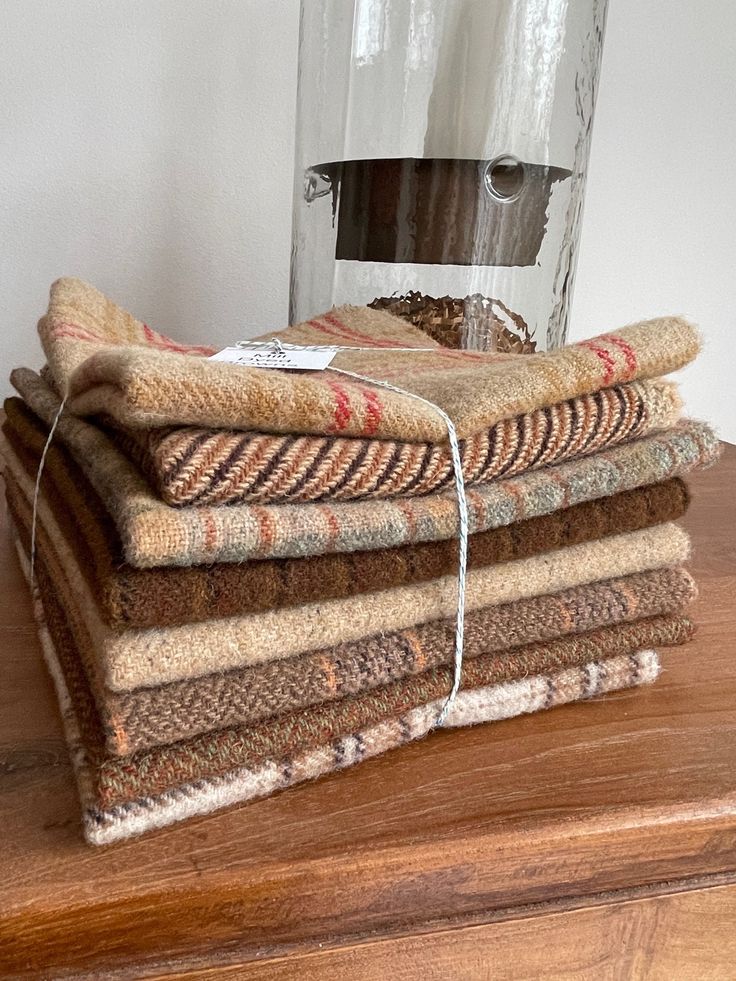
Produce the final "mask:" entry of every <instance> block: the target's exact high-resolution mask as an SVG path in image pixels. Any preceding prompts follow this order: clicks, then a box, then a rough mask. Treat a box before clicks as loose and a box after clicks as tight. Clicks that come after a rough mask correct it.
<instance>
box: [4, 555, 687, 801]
mask: <svg viewBox="0 0 736 981" xmlns="http://www.w3.org/2000/svg"><path fill="white" fill-rule="evenodd" d="M22 561H23V564H24V566H25V569H26V573H27V563H26V562H25V557H24V556H23V557H22ZM37 595H38V594H37ZM43 610H44V615H45V620H46V623H47V625H48V628H49V631H50V635H51V637H52V639H53V643H54V646H55V647H56V650H57V653H58V656H59V659H60V663H61V667H62V670H63V673H64V679H65V685H66V687H67V689H68V690H69V693H70V697H71V699H72V702H73V704H74V710H75V713H76V716H77V722H78V725H79V727H80V731H81V734H82V738H83V742H84V745H85V747H86V750H85V751H86V755H87V758H88V760H89V761H90V767H89V769H88V775H89V780H88V785H87V793H88V795H89V799H93V800H94V801H95V804H96V806H97V807H100V808H103V809H108V808H110V807H114V806H116V805H118V804H125V803H128V802H130V801H134V800H137V799H139V798H142V797H149V796H153V795H158V794H161V793H164V792H166V791H167V790H170V789H171V788H173V787H176V786H178V785H179V784H182V783H192V782H193V781H198V780H206V779H211V778H213V777H221V776H223V775H224V774H226V773H228V772H229V771H231V770H233V769H235V768H238V767H242V766H245V767H249V768H252V767H257V766H260V765H262V764H263V762H264V761H266V760H284V759H288V758H290V757H293V756H294V755H295V754H298V753H302V752H306V751H307V750H310V749H313V748H315V747H317V746H320V745H324V744H332V743H333V742H334V740H336V739H340V738H341V737H342V736H344V735H345V734H346V733H355V732H360V731H362V730H363V729H365V728H367V727H370V726H373V725H376V724H378V723H379V722H384V721H387V720H392V719H396V718H397V717H400V716H402V715H404V714H405V713H406V712H408V711H411V710H412V709H414V708H416V707H417V706H418V705H425V704H426V703H428V702H431V701H435V700H438V699H439V700H442V699H444V698H445V697H446V695H447V692H448V691H449V688H450V684H451V680H452V671H451V669H450V668H449V667H438V668H432V669H430V670H429V671H425V672H423V673H422V674H421V675H417V676H415V677H412V678H406V679H404V680H403V681H400V682H394V683H393V684H390V685H385V686H383V687H381V688H376V689H374V690H373V691H369V692H364V693H363V694H361V695H359V696H354V697H348V698H342V699H339V700H338V701H334V702H327V703H324V704H322V705H318V706H314V707H312V708H309V709H303V710H301V711H298V712H292V713H289V714H288V715H283V716H278V717H277V718H273V719H269V720H266V721H264V722H261V723H258V724H257V725H254V726H245V727H243V726H237V727H233V728H230V729H224V730H221V731H219V732H212V733H207V734H204V735H202V736H197V737H194V738H192V739H188V740H184V741H181V742H177V743H173V744H171V745H167V746H159V747H157V748H155V749H150V750H146V751H144V752H140V753H136V754H135V755H133V756H131V757H123V758H117V757H112V756H110V755H109V754H108V753H107V752H106V751H105V749H104V733H103V731H102V727H101V724H100V719H99V715H98V713H97V709H96V706H95V702H94V699H93V697H92V693H91V690H90V683H89V680H88V679H87V676H86V674H85V672H84V670H83V667H82V662H81V655H80V652H79V651H78V650H77V648H76V646H75V642H74V637H73V634H72V633H71V631H70V628H69V624H68V621H67V619H66V616H65V614H64V611H63V609H62V607H61V606H60V605H59V603H58V601H57V599H56V597H55V596H54V595H53V593H49V594H45V595H44V596H43ZM692 631H693V625H692V623H691V622H690V621H689V620H688V619H687V618H685V617H678V616H664V617H654V618H650V619H648V620H639V621H637V622H634V623H628V624H620V625H617V626H613V627H609V628H607V629H602V630H595V631H592V632H590V633H587V634H579V635H576V636H574V637H566V638H563V639H561V640H558V641H551V642H549V643H547V644H545V645H543V646H544V649H545V650H546V651H547V653H546V655H545V660H544V663H546V665H547V671H546V672H545V673H554V672H555V671H557V670H563V669H565V668H567V667H569V666H570V664H573V665H584V664H587V663H591V662H595V661H601V660H605V659H607V658H610V657H619V656H625V657H629V656H631V655H632V654H635V652H636V651H638V650H641V649H643V647H654V646H669V645H673V644H682V643H684V642H685V641H686V640H688V639H689V638H690V637H691V636H692ZM527 652H528V648H527ZM495 661H496V658H495V657H494V656H493V655H489V656H488V657H485V658H484V657H479V658H475V659H473V660H470V661H468V663H467V664H466V665H465V668H464V672H463V678H464V688H465V690H466V691H468V690H469V689H473V688H479V687H487V686H488V684H489V679H490V680H492V679H493V678H494V675H493V673H492V672H493V671H494V662H495ZM461 690H462V689H461Z"/></svg>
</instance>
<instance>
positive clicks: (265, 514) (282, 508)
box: [11, 369, 720, 567]
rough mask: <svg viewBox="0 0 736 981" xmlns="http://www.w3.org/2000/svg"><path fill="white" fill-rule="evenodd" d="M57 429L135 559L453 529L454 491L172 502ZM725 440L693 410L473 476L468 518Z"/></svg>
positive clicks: (216, 558)
mask: <svg viewBox="0 0 736 981" xmlns="http://www.w3.org/2000/svg"><path fill="white" fill-rule="evenodd" d="M11 380H12V382H13V384H14V386H15V387H16V389H17V390H18V392H19V393H20V394H21V395H22V396H23V398H24V399H25V400H26V402H27V403H28V404H29V406H30V407H31V409H32V410H33V411H34V412H35V413H36V415H38V416H39V417H40V418H41V419H42V420H43V421H44V422H45V423H46V424H47V425H48V424H50V423H51V421H52V419H53V418H54V417H55V415H56V413H57V412H58V409H59V405H60V402H59V399H58V398H57V397H56V395H55V394H54V393H53V391H52V390H51V389H50V388H49V387H48V386H47V385H46V384H45V383H44V382H43V380H42V379H41V378H39V376H38V375H36V374H34V373H33V372H32V371H29V370H28V369H16V371H14V372H13V374H12V375H11ZM56 433H57V434H58V438H59V439H61V440H62V441H63V442H64V443H65V444H66V445H67V446H68V447H69V448H70V450H71V451H72V453H73V454H74V456H75V458H76V460H77V463H78V464H79V465H80V467H81V468H82V470H84V472H85V473H86V475H87V477H88V478H89V480H90V482H91V483H92V485H93V486H94V488H95V490H96V491H97V493H98V494H99V495H100V497H101V498H102V499H103V500H104V502H105V505H106V507H107V508H108V510H109V512H110V514H111V516H112V517H113V520H114V521H115V524H116V526H117V528H118V533H119V535H120V539H121V542H122V545H123V552H124V555H125V558H126V560H127V561H128V562H129V563H130V564H131V565H135V566H139V567H150V566H156V565H195V564H198V563H202V562H222V561H233V562H239V561H245V560H247V559H252V558H259V559H262V558H288V557H298V556H307V555H317V554H322V553H327V552H352V551H361V550H370V549H383V548H389V547H392V546H397V545H404V544H406V543H408V542H417V541H438V540H442V539H449V538H454V537H456V535H457V531H458V513H457V502H456V500H455V496H454V494H453V493H451V492H443V493H438V494H432V495H428V496H426V497H419V498H410V499H406V500H403V499H399V500H396V501H357V502H348V503H337V504H331V505H327V504H282V505H248V504H243V505H233V506H231V507H207V506H203V507H199V508H171V507H169V506H168V505H166V504H164V503H163V502H162V501H160V500H159V499H158V498H157V497H156V496H155V495H154V493H153V492H152V491H151V489H150V488H149V486H148V484H147V482H146V481H145V479H144V478H143V477H142V476H141V474H140V473H139V471H138V470H137V469H136V468H135V467H133V466H132V465H131V464H130V463H129V461H128V460H127V459H126V458H125V456H124V455H123V454H121V453H120V451H119V450H117V449H116V448H115V446H114V444H113V443H112V442H111V441H110V440H109V439H108V438H107V437H106V436H105V435H104V434H103V433H102V432H101V431H100V430H99V429H98V428H97V427H95V426H92V425H90V424H89V423H86V422H84V421H83V420H82V419H78V418H77V417H75V416H73V415H67V414H66V413H62V414H61V416H60V418H59V421H58V426H57V430H56ZM54 438H57V435H55V437H54ZM719 452H720V445H719V442H718V440H717V438H716V436H715V434H714V433H713V431H712V430H711V429H710V427H708V426H706V425H704V424H702V423H695V422H686V423H680V424H678V425H677V426H676V427H675V428H673V429H671V430H668V431H666V432H663V433H660V434H656V435H650V436H646V437H644V438H643V439H640V440H635V441H633V442H631V443H626V444H623V445H621V446H616V447H612V448H611V449H608V450H603V451H602V452H600V453H596V454H594V455H593V456H590V457H586V458H583V459H580V460H574V461H570V462H568V463H560V464H558V465H557V466H554V467H547V468H545V469H544V470H541V471H536V472H532V473H525V474H521V475H520V476H518V477H511V478H509V479H508V480H503V481H497V482H495V483H491V484H485V485H481V486H479V487H475V488H470V489H469V491H468V495H467V498H468V509H469V530H470V532H471V533H474V532H479V531H486V530H487V529H489V528H495V527H499V526H502V525H509V524H512V523H513V522H515V521H520V520H524V519H526V518H531V517H536V516H537V515H540V514H549V513H550V512H552V511H556V510H558V509H559V508H563V507H569V506H570V505H573V504H578V503H580V502H582V501H586V500H593V499H595V498H598V497H608V496H610V495H612V494H615V493H617V492H619V491H623V490H630V489H631V488H633V487H641V486H643V485H645V484H651V483H655V482H657V481H660V480H665V479H666V478H668V477H673V476H680V475H682V474H684V473H687V472H688V471H689V470H692V469H693V468H694V467H697V466H704V465H706V464H708V463H710V462H713V461H714V460H715V459H716V458H717V457H718V454H719Z"/></svg>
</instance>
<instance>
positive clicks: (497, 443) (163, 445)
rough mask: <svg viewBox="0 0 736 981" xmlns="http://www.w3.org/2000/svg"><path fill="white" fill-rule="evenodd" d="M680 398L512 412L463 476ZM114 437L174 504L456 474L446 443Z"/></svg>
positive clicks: (486, 472)
mask: <svg viewBox="0 0 736 981" xmlns="http://www.w3.org/2000/svg"><path fill="white" fill-rule="evenodd" d="M680 407H681V403H680V398H679V396H678V394H677V389H676V388H675V386H674V385H673V384H672V383H671V382H665V381H662V380H659V379H658V380H654V381H644V382H632V383H630V384H628V385H615V386H613V387H612V388H605V389H602V390H601V391H599V392H595V393H594V394H592V395H581V396H579V397H578V398H575V399H570V400H568V401H566V402H560V403H558V404H557V405H553V406H549V407H546V408H544V409H537V410H536V411H534V412H531V413H528V414H526V415H521V416H517V417H516V418H514V419H504V420H502V421H501V422H499V423H497V424H496V425H495V426H492V427H491V429H490V430H487V431H484V432H480V433H478V434H476V435H474V436H471V437H470V438H469V439H466V440H461V441H460V458H461V460H462V469H463V476H464V479H465V483H466V485H467V486H472V485H473V484H484V483H488V482H489V481H491V480H495V479H498V478H502V477H513V476H515V475H516V474H520V473H523V472H524V471H526V470H538V469H539V468H540V467H544V466H548V465H549V464H553V463H559V462H560V461H561V460H569V459H573V458H574V457H579V456H587V455H589V454H591V453H596V452H598V450H601V449H603V447H605V446H615V445H616V444H618V443H623V442H625V441H627V440H630V439H635V438H636V437H639V436H643V435H645V434H646V433H649V432H653V431H655V430H657V429H666V428H668V427H669V426H672V425H674V423H675V422H676V420H677V418H678V415H679V411H680ZM113 438H114V439H115V441H116V442H117V444H118V446H119V447H120V448H121V449H122V450H123V451H124V452H126V453H127V454H128V456H129V457H130V458H131V459H132V460H133V461H134V462H135V463H136V464H137V466H139V467H140V469H141V470H142V471H143V473H145V474H146V476H147V477H148V479H149V481H150V482H151V484H152V486H153V487H154V488H155V489H156V491H157V492H158V494H159V495H160V496H161V498H162V499H163V500H164V501H165V502H166V503H167V504H170V505H172V506H173V507H183V506H191V505H209V504H233V503H255V504H276V503H288V502H298V501H314V502H320V501H359V500H366V499H380V498H388V497H399V496H401V497H417V496H419V495H421V494H430V493H433V492H435V491H438V490H443V489H445V488H447V487H449V486H451V485H452V484H453V480H454V477H453V467H452V460H451V456H450V451H449V448H448V446H447V444H446V443H445V444H441V445H433V444H431V443H399V442H396V441H395V440H387V439H385V440H377V439H344V438H338V437H335V436H293V435H288V436H274V435H270V434H267V433H242V432H237V431H234V430H230V431H227V430H221V429H209V430H208V429H197V428H194V427H188V428H183V429H182V428H176V429H144V430H136V429H124V428H122V427H114V430H113Z"/></svg>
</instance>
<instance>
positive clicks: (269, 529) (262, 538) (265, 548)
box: [251, 506, 276, 555]
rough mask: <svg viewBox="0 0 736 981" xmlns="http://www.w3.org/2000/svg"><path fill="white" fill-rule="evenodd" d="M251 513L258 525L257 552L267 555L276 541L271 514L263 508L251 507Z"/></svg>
mask: <svg viewBox="0 0 736 981" xmlns="http://www.w3.org/2000/svg"><path fill="white" fill-rule="evenodd" d="M251 513H252V515H253V517H254V518H255V519H256V522H257V524H258V551H259V552H261V553H262V554H263V555H268V554H269V553H270V552H271V550H272V548H273V544H274V541H275V539H276V527H275V525H274V521H273V517H272V516H271V512H270V511H269V510H268V509H267V508H263V507H257V506H256V507H251Z"/></svg>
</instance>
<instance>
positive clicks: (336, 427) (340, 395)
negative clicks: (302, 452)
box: [327, 378, 353, 433]
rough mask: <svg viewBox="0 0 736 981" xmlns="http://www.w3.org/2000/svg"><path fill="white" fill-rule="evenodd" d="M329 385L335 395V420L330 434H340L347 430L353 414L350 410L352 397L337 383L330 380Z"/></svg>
mask: <svg viewBox="0 0 736 981" xmlns="http://www.w3.org/2000/svg"><path fill="white" fill-rule="evenodd" d="M327 384H328V385H329V386H330V388H331V389H332V391H333V393H334V395H335V407H334V418H333V422H332V425H331V426H330V427H329V429H328V432H331V433H339V432H342V430H344V429H345V427H346V426H347V424H348V423H349V422H350V417H351V416H352V414H353V410H352V409H351V408H350V396H349V395H348V393H347V392H346V391H345V389H344V388H343V387H342V385H338V383H337V382H336V381H333V380H332V379H329V378H328V379H327Z"/></svg>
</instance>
